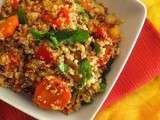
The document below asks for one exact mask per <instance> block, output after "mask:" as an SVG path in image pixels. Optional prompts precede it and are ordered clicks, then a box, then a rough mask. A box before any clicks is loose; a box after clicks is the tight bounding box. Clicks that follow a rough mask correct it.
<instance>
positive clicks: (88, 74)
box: [79, 59, 92, 88]
mask: <svg viewBox="0 0 160 120" xmlns="http://www.w3.org/2000/svg"><path fill="white" fill-rule="evenodd" d="M79 71H80V73H81V74H82V79H81V80H80V82H79V85H80V87H81V88H83V87H84V86H85V85H86V84H87V81H88V80H90V79H91V78H92V67H91V65H90V63H89V61H88V60H87V59H83V60H81V61H80V64H79Z"/></svg>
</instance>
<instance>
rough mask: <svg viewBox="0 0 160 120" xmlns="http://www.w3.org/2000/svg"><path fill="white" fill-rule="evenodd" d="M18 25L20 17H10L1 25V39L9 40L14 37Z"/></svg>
mask: <svg viewBox="0 0 160 120" xmlns="http://www.w3.org/2000/svg"><path fill="white" fill-rule="evenodd" d="M18 25H19V21H18V17H17V16H16V15H14V16H10V17H9V18H7V20H6V21H4V22H2V23H0V37H1V38H7V37H10V36H12V35H13V34H14V32H15V30H16V28H17V27H18Z"/></svg>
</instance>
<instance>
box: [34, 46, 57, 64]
mask: <svg viewBox="0 0 160 120" xmlns="http://www.w3.org/2000/svg"><path fill="white" fill-rule="evenodd" d="M36 58H38V59H40V60H44V61H45V62H47V63H51V62H54V60H55V59H54V58H55V57H54V56H53V54H52V53H51V52H50V51H49V49H48V48H47V46H45V45H41V46H39V48H38V50H37V53H36Z"/></svg>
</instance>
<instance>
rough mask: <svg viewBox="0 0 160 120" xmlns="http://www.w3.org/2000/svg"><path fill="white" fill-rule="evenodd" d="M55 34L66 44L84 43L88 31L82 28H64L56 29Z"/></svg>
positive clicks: (87, 36)
mask: <svg viewBox="0 0 160 120" xmlns="http://www.w3.org/2000/svg"><path fill="white" fill-rule="evenodd" d="M55 36H56V38H57V39H58V40H60V41H65V42H66V43H68V44H74V43H84V42H85V41H86V40H88V38H89V36H90V35H89V32H88V31H86V30H83V29H80V30H73V31H69V30H65V31H57V32H56V33H55Z"/></svg>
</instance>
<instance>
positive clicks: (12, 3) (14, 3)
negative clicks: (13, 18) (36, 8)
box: [10, 0, 20, 9]
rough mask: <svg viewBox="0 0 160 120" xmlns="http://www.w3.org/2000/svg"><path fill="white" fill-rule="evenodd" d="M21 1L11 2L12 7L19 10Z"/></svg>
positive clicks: (12, 0)
mask: <svg viewBox="0 0 160 120" xmlns="http://www.w3.org/2000/svg"><path fill="white" fill-rule="evenodd" d="M19 1H20V0H10V3H11V6H12V8H14V9H17V7H18V4H19Z"/></svg>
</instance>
